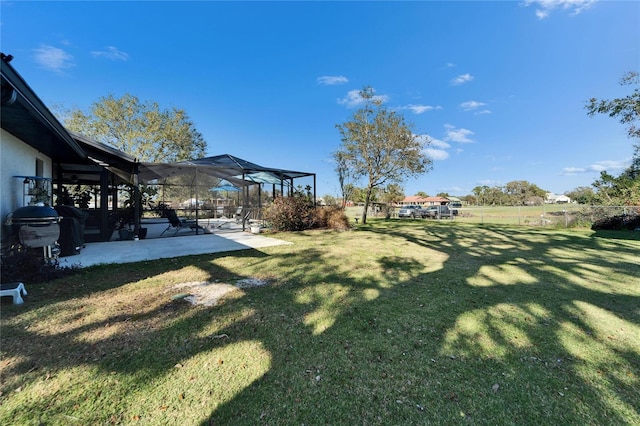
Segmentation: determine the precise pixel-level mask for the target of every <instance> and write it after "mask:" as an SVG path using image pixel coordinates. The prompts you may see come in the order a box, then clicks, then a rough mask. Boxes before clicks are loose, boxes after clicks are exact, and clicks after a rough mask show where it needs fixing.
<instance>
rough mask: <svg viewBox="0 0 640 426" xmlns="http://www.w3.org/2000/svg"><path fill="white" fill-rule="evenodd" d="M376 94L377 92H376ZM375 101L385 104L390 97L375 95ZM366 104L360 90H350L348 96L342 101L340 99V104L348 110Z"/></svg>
mask: <svg viewBox="0 0 640 426" xmlns="http://www.w3.org/2000/svg"><path fill="white" fill-rule="evenodd" d="M374 93H375V91H374ZM372 100H373V101H379V102H382V103H385V102H387V101H388V100H389V97H388V96H386V95H374V96H373V98H372ZM363 103H364V99H362V96H360V90H356V89H354V90H350V91H349V92H347V96H345V97H344V98H342V99H338V104H340V105H346V106H347V107H348V108H355V107H358V106H360V105H362V104H363Z"/></svg>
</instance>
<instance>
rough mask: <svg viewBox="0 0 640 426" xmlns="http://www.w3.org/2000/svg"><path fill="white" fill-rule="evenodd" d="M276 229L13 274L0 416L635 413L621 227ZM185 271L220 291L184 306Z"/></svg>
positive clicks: (451, 417)
mask: <svg viewBox="0 0 640 426" xmlns="http://www.w3.org/2000/svg"><path fill="white" fill-rule="evenodd" d="M275 236H276V237H278V238H282V239H286V240H289V241H291V242H292V243H294V244H292V245H283V246H278V247H272V248H268V249H264V250H262V251H257V250H248V251H243V252H232V253H223V254H216V255H209V256H206V255H199V256H191V257H185V258H175V259H165V260H161V261H154V262H141V263H137V264H131V265H117V266H109V267H103V266H100V267H95V268H91V269H88V270H86V271H84V272H82V273H81V274H79V275H76V276H72V277H68V278H65V279H64V280H60V281H57V282H52V283H48V284H39V285H31V286H29V298H28V299H27V303H26V304H25V305H24V306H22V307H17V306H12V305H9V304H3V306H2V319H1V320H2V322H1V327H2V330H1V332H2V334H1V338H2V342H1V343H2V344H1V346H0V351H1V352H0V354H1V357H2V358H1V361H0V373H1V374H2V376H1V382H0V391H1V392H2V393H1V394H0V423H1V424H65V425H67V424H149V425H166V424H180V425H183V424H193V425H200V424H208V423H209V422H211V423H213V424H460V423H472V424H580V423H585V424H639V423H640V402H639V401H640V381H639V380H640V340H639V339H638V336H639V335H640V311H639V310H638V300H640V280H639V279H638V276H640V265H639V264H638V255H639V253H640V241H638V240H637V239H635V237H634V235H633V234H632V233H618V234H615V235H613V237H607V238H602V237H600V236H597V235H596V234H594V233H592V232H591V231H562V230H545V229H527V228H522V227H514V228H509V227H497V226H476V225H465V224H462V223H459V222H455V221H454V222H453V223H452V222H436V221H418V220H416V221H397V220H394V221H384V220H379V221H376V220H372V221H371V223H370V224H368V225H366V226H362V225H360V226H359V227H358V228H357V229H356V230H354V231H349V232H325V231H313V232H302V233H294V234H277V235H275ZM244 278H257V279H262V280H266V281H267V282H268V283H269V284H268V285H265V286H261V287H256V288H242V289H238V288H234V287H233V286H232V285H233V284H234V283H235V282H236V281H238V280H240V279H244ZM190 282H209V283H218V284H219V285H222V286H228V289H229V290H230V291H228V292H226V293H224V295H223V296H222V298H221V299H220V300H219V301H218V303H217V304H215V305H213V306H200V305H198V306H192V305H190V304H189V303H187V302H186V301H185V299H184V298H183V296H184V295H183V294H181V293H182V292H184V291H185V290H184V289H185V288H188V287H180V286H179V284H181V283H190ZM225 288H227V287H225Z"/></svg>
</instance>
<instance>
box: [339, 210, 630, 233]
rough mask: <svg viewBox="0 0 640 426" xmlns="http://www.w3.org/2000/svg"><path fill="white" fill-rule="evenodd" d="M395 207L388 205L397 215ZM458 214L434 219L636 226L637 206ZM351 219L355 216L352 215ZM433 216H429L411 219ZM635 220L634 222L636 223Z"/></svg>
mask: <svg viewBox="0 0 640 426" xmlns="http://www.w3.org/2000/svg"><path fill="white" fill-rule="evenodd" d="M397 210H398V208H393V209H391V214H390V215H389V216H390V217H391V218H397ZM456 210H457V211H458V214H457V215H455V216H453V217H443V218H441V219H436V220H454V221H458V222H465V223H478V224H495V225H521V226H541V227H558V228H572V227H581V228H591V227H592V226H593V225H594V224H596V226H598V225H600V224H608V225H609V228H610V229H623V228H631V229H635V228H636V227H639V226H640V206H586V205H582V204H545V205H541V206H465V207H458V208H456ZM361 214H362V207H360V206H358V207H350V208H348V209H347V215H348V216H349V217H350V219H351V217H353V218H356V217H358V216H359V215H361ZM368 216H369V217H371V218H384V217H385V216H386V215H385V214H384V212H380V211H377V210H374V209H370V211H369V214H368ZM354 220H355V219H354ZM414 220H433V219H420V218H417V219H414ZM636 223H638V224H637V225H636Z"/></svg>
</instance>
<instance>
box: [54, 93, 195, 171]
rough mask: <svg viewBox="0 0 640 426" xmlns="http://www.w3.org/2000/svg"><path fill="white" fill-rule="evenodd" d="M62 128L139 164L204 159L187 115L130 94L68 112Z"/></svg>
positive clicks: (99, 101) (104, 98)
mask: <svg viewBox="0 0 640 426" xmlns="http://www.w3.org/2000/svg"><path fill="white" fill-rule="evenodd" d="M64 123H65V126H66V127H67V128H69V129H70V130H73V131H76V132H78V133H82V134H83V135H86V136H88V137H91V138H93V139H95V140H97V141H98V142H102V143H104V144H107V145H111V146H113V147H115V148H118V149H119V150H121V151H123V152H125V153H127V154H129V155H131V156H133V157H135V158H137V159H138V160H139V161H151V162H173V161H181V160H187V159H190V158H200V157H203V156H204V153H205V149H206V146H207V144H206V142H205V141H204V139H203V137H202V135H201V134H200V133H199V132H198V131H197V130H196V128H195V126H194V124H193V122H192V121H191V120H190V119H189V117H188V115H187V113H186V112H185V111H184V110H182V109H178V108H171V109H161V108H160V106H159V105H158V104H157V103H156V102H140V100H139V99H138V98H137V97H135V96H133V95H130V94H125V95H123V96H122V97H121V98H115V97H114V96H113V95H108V96H106V97H103V98H100V99H99V100H98V101H97V102H94V103H93V104H92V105H91V107H90V109H89V111H88V112H86V113H85V112H83V111H81V110H78V109H76V110H72V111H70V112H68V113H67V114H66V118H65V119H64Z"/></svg>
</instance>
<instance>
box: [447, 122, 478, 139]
mask: <svg viewBox="0 0 640 426" xmlns="http://www.w3.org/2000/svg"><path fill="white" fill-rule="evenodd" d="M444 127H445V129H446V132H445V133H446V136H445V137H444V140H445V141H452V142H458V143H472V142H473V140H472V139H469V136H471V135H473V134H474V133H473V132H472V131H471V130H468V129H458V128H456V127H455V126H452V125H451V124H445V125H444Z"/></svg>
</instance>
